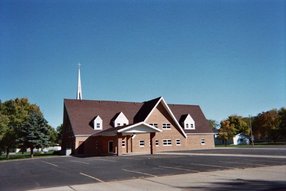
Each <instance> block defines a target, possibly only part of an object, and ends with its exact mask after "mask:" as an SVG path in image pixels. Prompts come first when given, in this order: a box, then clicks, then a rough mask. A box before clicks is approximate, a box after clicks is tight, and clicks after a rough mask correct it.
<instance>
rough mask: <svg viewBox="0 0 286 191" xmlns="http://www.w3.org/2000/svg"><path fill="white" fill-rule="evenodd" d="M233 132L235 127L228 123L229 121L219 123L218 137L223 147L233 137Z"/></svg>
mask: <svg viewBox="0 0 286 191" xmlns="http://www.w3.org/2000/svg"><path fill="white" fill-rule="evenodd" d="M235 132H236V130H235V127H234V125H233V124H231V123H230V121H229V120H224V121H222V122H221V123H220V128H219V130H218V136H219V138H220V139H221V140H223V142H224V145H225V146H226V145H227V142H228V141H229V140H231V139H232V138H233V137H234V135H235Z"/></svg>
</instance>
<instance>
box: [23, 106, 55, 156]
mask: <svg viewBox="0 0 286 191" xmlns="http://www.w3.org/2000/svg"><path fill="white" fill-rule="evenodd" d="M19 137H20V138H19V139H18V144H19V146H20V147H21V148H22V149H26V148H30V151H31V157H33V149H34V148H43V147H46V146H48V145H49V139H50V137H49V128H48V123H47V121H46V120H45V119H44V117H43V116H42V114H41V113H38V112H35V111H31V112H30V113H29V116H28V118H27V120H26V121H24V122H23V125H22V126H21V129H19Z"/></svg>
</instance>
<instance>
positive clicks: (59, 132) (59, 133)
mask: <svg viewBox="0 0 286 191" xmlns="http://www.w3.org/2000/svg"><path fill="white" fill-rule="evenodd" d="M57 133H58V137H57V143H58V144H60V145H62V136H63V124H61V125H59V126H58V127H57Z"/></svg>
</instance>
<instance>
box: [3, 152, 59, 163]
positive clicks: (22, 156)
mask: <svg viewBox="0 0 286 191" xmlns="http://www.w3.org/2000/svg"><path fill="white" fill-rule="evenodd" d="M57 155H59V154H58V153H56V152H54V151H49V152H47V153H34V158H38V157H48V156H57ZM25 158H31V157H30V153H29V152H25V153H23V154H22V153H16V154H14V153H12V154H10V155H9V159H6V154H5V153H2V155H0V161H1V160H15V159H25Z"/></svg>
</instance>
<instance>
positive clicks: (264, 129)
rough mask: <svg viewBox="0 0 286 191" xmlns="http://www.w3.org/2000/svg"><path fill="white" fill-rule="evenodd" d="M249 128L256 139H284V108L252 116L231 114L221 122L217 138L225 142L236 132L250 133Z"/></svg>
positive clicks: (285, 127)
mask: <svg viewBox="0 0 286 191" xmlns="http://www.w3.org/2000/svg"><path fill="white" fill-rule="evenodd" d="M250 125H251V126H250ZM250 127H252V128H250ZM251 129H252V132H253V135H254V139H255V140H256V141H268V142H270V141H273V142H274V143H276V142H277V141H285V140H286V108H281V109H279V110H277V109H272V110H269V111H265V112H261V113H259V114H258V115H257V116H255V117H253V118H250V117H242V116H237V115H231V116H229V117H228V118H227V119H226V120H223V121H222V122H221V126H220V129H219V138H220V139H222V140H224V142H225V143H226V142H227V140H231V139H232V138H233V136H234V135H236V134H238V133H244V134H246V135H250V132H251Z"/></svg>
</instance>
